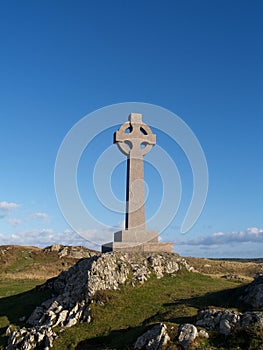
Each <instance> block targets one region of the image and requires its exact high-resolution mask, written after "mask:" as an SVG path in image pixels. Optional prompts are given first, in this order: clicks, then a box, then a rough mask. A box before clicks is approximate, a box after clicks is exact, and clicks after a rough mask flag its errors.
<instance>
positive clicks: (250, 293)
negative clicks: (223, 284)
mask: <svg viewBox="0 0 263 350" xmlns="http://www.w3.org/2000/svg"><path fill="white" fill-rule="evenodd" d="M240 299H241V301H243V302H245V303H246V304H248V305H251V306H253V307H257V308H262V307H263V275H262V274H260V275H258V276H257V277H256V278H255V279H254V281H253V282H251V283H250V284H249V285H248V286H247V287H246V289H245V292H244V294H243V295H242V296H241V298H240Z"/></svg>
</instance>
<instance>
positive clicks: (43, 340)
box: [6, 326, 57, 350]
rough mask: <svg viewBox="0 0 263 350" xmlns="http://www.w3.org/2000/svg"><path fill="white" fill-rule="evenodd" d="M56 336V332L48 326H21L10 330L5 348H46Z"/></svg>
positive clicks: (24, 349) (46, 349) (12, 349)
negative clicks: (29, 327) (28, 327)
mask: <svg viewBox="0 0 263 350" xmlns="http://www.w3.org/2000/svg"><path fill="white" fill-rule="evenodd" d="M56 337H57V334H56V333H55V332H54V331H53V330H52V329H51V328H50V327H46V326H41V327H33V328H31V329H26V328H21V329H18V330H16V331H14V332H12V334H11V336H10V337H9V338H8V344H7V347H6V350H17V349H22V350H31V349H35V348H36V347H37V348H40V349H45V350H48V349H50V348H51V347H52V345H53V341H54V339H55V338H56Z"/></svg>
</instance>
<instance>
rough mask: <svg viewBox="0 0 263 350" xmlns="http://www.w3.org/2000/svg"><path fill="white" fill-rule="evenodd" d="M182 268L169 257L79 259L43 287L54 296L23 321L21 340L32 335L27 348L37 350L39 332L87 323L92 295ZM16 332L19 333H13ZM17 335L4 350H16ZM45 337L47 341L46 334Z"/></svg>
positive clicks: (184, 265)
mask: <svg viewBox="0 0 263 350" xmlns="http://www.w3.org/2000/svg"><path fill="white" fill-rule="evenodd" d="M182 268H185V269H187V270H188V271H191V269H192V268H191V266H190V265H189V264H188V263H187V262H186V260H185V259H183V258H181V257H179V255H177V254H173V253H170V254H169V253H162V254H157V253H148V254H140V253H136V254H135V253H127V252H112V253H108V254H99V255H96V256H93V257H91V258H89V259H82V260H80V261H78V262H77V263H76V264H75V265H74V266H73V267H71V268H70V269H69V270H68V271H63V272H61V274H60V275H59V276H58V277H57V278H55V279H51V280H49V281H47V282H46V283H45V285H44V286H45V288H49V289H51V290H52V293H53V294H54V296H53V297H52V298H51V299H48V300H46V301H44V302H43V303H42V304H41V305H40V306H38V307H36V309H35V310H34V311H33V312H32V314H31V315H30V317H29V318H28V320H27V323H28V324H29V325H31V328H23V332H24V338H27V337H29V339H31V338H30V337H31V335H32V334H35V335H36V337H35V340H34V342H32V345H31V348H32V349H33V348H34V347H38V346H39V344H38V343H39V342H43V339H42V338H41V337H42V335H41V334H43V330H46V329H52V328H54V327H57V326H60V327H72V326H73V325H75V324H76V323H78V322H90V321H91V315H90V303H91V302H92V301H93V300H94V299H95V295H96V292H98V291H101V290H106V289H113V290H117V289H119V287H120V286H121V285H123V284H125V283H129V284H131V285H133V286H135V285H137V284H139V283H144V282H145V281H146V280H147V279H148V278H149V277H150V276H151V275H152V274H155V275H156V276H157V277H158V278H161V277H163V275H164V274H165V273H170V274H172V275H175V274H176V272H177V271H179V270H180V269H182ZM41 288H44V287H43V286H42V287H41ZM20 331H21V332H22V330H19V331H17V332H20ZM17 332H14V333H12V334H11V337H10V338H12V339H13V340H12V341H13V343H12V341H11V340H10V342H11V343H10V345H9V348H8V350H15V349H17V348H16V346H17V344H18V338H19V337H18V336H17V334H19V333H17ZM14 334H15V335H14ZM45 337H46V338H45V339H47V338H48V335H47V333H45ZM53 338H54V337H53ZM53 338H52V337H51V338H50V339H51V340H46V344H48V343H50V344H52V341H53ZM37 339H41V340H39V341H37ZM48 339H49V338H48ZM28 343H29V340H27V344H28ZM12 344H13V345H12ZM41 344H42V343H41ZM11 346H13V347H11ZM41 346H42V345H41ZM31 348H30V349H31ZM46 348H48V345H46Z"/></svg>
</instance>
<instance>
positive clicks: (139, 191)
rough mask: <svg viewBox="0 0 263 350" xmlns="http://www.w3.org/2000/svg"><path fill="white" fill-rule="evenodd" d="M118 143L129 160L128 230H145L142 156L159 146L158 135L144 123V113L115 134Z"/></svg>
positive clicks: (133, 116) (126, 222)
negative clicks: (156, 145) (157, 143)
mask: <svg viewBox="0 0 263 350" xmlns="http://www.w3.org/2000/svg"><path fill="white" fill-rule="evenodd" d="M115 142H116V143H117V145H118V147H119V149H120V150H121V152H122V153H124V154H125V155H126V156H127V157H128V161H127V193H126V218H125V229H126V230H128V229H132V228H137V229H141V230H145V228H146V227H145V208H144V201H145V198H144V166H143V156H144V155H145V154H146V153H148V152H149V151H150V150H151V148H152V147H153V146H154V145H155V144H156V135H154V134H153V133H152V131H151V129H150V128H149V127H148V126H147V125H146V124H144V123H143V122H142V115H141V114H136V113H131V114H130V116H129V121H128V122H126V123H124V124H123V125H122V126H121V127H120V129H119V130H118V131H117V132H116V133H115Z"/></svg>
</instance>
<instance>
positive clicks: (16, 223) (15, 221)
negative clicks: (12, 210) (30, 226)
mask: <svg viewBox="0 0 263 350" xmlns="http://www.w3.org/2000/svg"><path fill="white" fill-rule="evenodd" d="M22 221H23V220H21V219H15V218H14V219H9V220H8V222H9V224H11V225H12V226H18V225H20V224H21V223H22Z"/></svg>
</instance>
